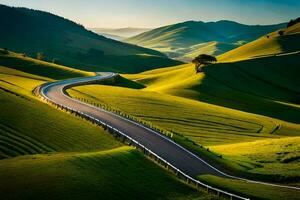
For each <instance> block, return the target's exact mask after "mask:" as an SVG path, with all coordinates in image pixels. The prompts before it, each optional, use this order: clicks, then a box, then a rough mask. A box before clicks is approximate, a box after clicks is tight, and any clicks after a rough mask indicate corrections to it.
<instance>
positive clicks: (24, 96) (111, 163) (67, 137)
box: [0, 53, 210, 199]
mask: <svg viewBox="0 0 300 200" xmlns="http://www.w3.org/2000/svg"><path fill="white" fill-rule="evenodd" d="M2 58H3V57H1V59H0V102H1V112H0V119H1V120H0V126H1V129H0V130H1V131H0V158H1V160H0V195H1V197H2V198H4V199H41V198H44V197H45V195H46V196H47V199H99V198H102V199H119V198H120V196H122V198H123V199H135V198H143V199H157V198H159V197H161V198H163V199H185V198H186V197H187V198H188V199H210V197H209V196H207V195H205V194H202V193H198V192H195V191H194V190H192V189H191V188H189V187H187V186H185V185H184V184H182V183H180V182H178V181H177V180H175V179H174V178H172V177H171V176H170V174H168V173H167V172H164V171H163V170H161V169H160V168H159V167H157V166H155V165H154V164H152V163H151V162H150V161H148V160H147V159H145V158H144V157H143V156H142V155H141V154H140V153H139V152H138V151H137V150H134V149H133V148H129V147H123V145H122V144H120V143H119V142H117V141H116V140H115V139H114V138H113V137H112V136H111V135H110V134H108V133H107V132H105V131H104V130H103V129H101V128H99V127H96V126H94V125H92V124H90V123H88V122H86V121H84V120H82V119H80V118H77V117H75V116H73V115H71V114H68V113H64V112H61V111H58V110H56V109H54V108H53V107H50V106H48V105H46V104H44V103H42V102H41V101H40V100H38V98H37V97H35V96H33V95H32V92H31V91H32V90H33V89H34V88H35V87H36V86H38V85H40V84H41V83H43V82H45V81H49V80H53V79H50V78H48V77H51V78H55V77H56V76H57V77H59V78H67V77H74V76H79V75H88V74H86V72H83V71H76V73H75V74H74V71H72V70H70V69H69V68H65V67H61V66H59V67H58V66H56V65H51V64H48V63H44V62H39V61H36V60H31V59H29V58H22V57H19V55H17V54H13V53H11V54H10V56H8V57H6V58H5V62H3V63H2V60H3V59H2ZM14 63H15V64H14ZM20 63H24V65H23V67H22V68H21V66H22V65H21V64H20ZM4 64H5V65H6V67H4V66H2V65H4ZM36 64H38V65H36ZM31 66H33V67H31ZM14 68H18V69H20V70H22V71H26V72H27V73H26V72H22V71H19V70H16V69H14ZM38 68H39V69H40V70H38ZM41 69H47V71H48V72H49V73H47V74H48V77H44V76H39V75H34V74H40V73H44V72H41V71H42V70H41ZM30 72H31V73H32V74H31V73H30ZM29 186H30V187H29ZM162 188H163V190H162ZM149 194H151V195H149Z"/></svg>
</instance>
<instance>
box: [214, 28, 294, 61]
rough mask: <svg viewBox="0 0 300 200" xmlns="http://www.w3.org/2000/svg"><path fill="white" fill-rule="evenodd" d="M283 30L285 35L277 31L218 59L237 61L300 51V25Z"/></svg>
mask: <svg viewBox="0 0 300 200" xmlns="http://www.w3.org/2000/svg"><path fill="white" fill-rule="evenodd" d="M281 30H282V31H283V35H280V34H279V30H277V31H275V32H272V33H269V34H267V35H265V36H262V37H261V38H259V39H257V40H255V41H253V42H250V43H248V44H246V45H243V46H241V47H239V48H236V49H234V50H232V51H229V52H226V53H224V54H223V55H220V56H219V57H218V59H219V60H221V61H237V60H245V59H250V58H255V57H264V56H270V55H276V54H286V53H292V52H295V51H299V50H300V49H299V44H300V23H297V24H295V25H293V26H290V27H288V28H282V29H281Z"/></svg>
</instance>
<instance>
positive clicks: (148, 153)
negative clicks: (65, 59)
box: [33, 80, 250, 200]
mask: <svg viewBox="0 0 300 200" xmlns="http://www.w3.org/2000/svg"><path fill="white" fill-rule="evenodd" d="M97 81H99V80H97ZM47 84H49V83H46V84H42V85H40V86H38V87H37V88H35V90H34V91H33V92H34V94H35V95H36V96H39V97H40V98H41V99H42V100H44V101H46V102H48V103H50V104H52V105H54V106H57V107H58V108H60V109H65V110H66V111H70V112H71V113H74V112H75V113H77V114H79V115H81V116H82V117H84V118H85V119H86V120H89V121H91V122H93V123H96V124H98V125H101V126H102V127H103V128H107V129H108V130H109V131H110V133H112V134H118V135H116V136H122V137H123V138H122V139H123V142H124V143H126V139H127V140H128V142H129V145H132V146H135V147H136V148H139V149H141V150H142V151H143V153H144V154H145V155H146V156H148V157H149V158H151V159H154V160H155V161H156V162H157V163H158V164H160V165H162V166H164V167H165V168H166V169H167V170H170V171H172V172H173V173H175V174H176V176H177V177H178V178H179V179H182V178H183V179H184V180H185V181H186V183H187V184H191V185H193V186H194V187H196V188H197V189H198V190H199V189H200V187H202V188H204V189H206V191H207V192H209V191H214V192H216V195H217V196H218V197H228V198H229V199H231V200H232V199H241V200H250V199H249V198H245V197H242V196H239V195H236V194H233V193H230V192H226V191H224V190H221V189H218V188H215V187H212V186H210V185H207V184H205V183H202V182H201V181H199V180H196V179H194V178H192V177H190V176H189V175H187V174H185V173H184V172H182V171H181V170H180V169H178V168H176V167H175V166H173V165H172V164H171V163H169V162H168V161H166V160H165V159H163V158H161V157H160V156H159V155H157V154H156V153H154V152H153V151H151V150H150V149H148V148H147V147H145V146H144V145H142V144H140V143H139V142H138V141H136V140H135V139H133V138H131V137H129V136H128V135H126V134H125V133H123V132H122V131H120V130H118V129H116V128H114V127H112V126H111V125H109V124H108V123H105V122H103V121H101V120H99V119H97V118H94V117H92V116H90V115H88V114H86V113H83V112H81V111H78V110H75V109H73V108H71V107H69V106H65V105H61V104H58V103H56V102H54V101H53V100H51V99H50V98H48V97H47V96H46V95H44V93H42V92H41V89H42V87H45V86H46V85H47ZM68 87H70V85H68ZM91 106H92V105H91Z"/></svg>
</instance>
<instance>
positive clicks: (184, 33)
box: [125, 20, 286, 60]
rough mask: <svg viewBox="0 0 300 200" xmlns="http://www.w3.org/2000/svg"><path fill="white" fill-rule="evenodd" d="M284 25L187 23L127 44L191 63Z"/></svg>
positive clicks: (145, 34) (155, 32) (152, 32)
mask: <svg viewBox="0 0 300 200" xmlns="http://www.w3.org/2000/svg"><path fill="white" fill-rule="evenodd" d="M285 25H286V24H285V23H282V24H276V25H266V26H260V25H244V24H239V23H236V22H232V21H225V20H223V21H218V22H207V23H204V22H201V21H199V22H196V21H187V22H183V23H179V24H173V25H169V26H164V27H160V28H157V29H153V30H150V31H148V32H145V33H142V34H139V35H137V36H134V37H131V38H129V39H126V40H125V41H126V42H129V43H132V44H137V45H141V46H144V47H147V48H152V49H156V50H159V51H161V52H165V53H167V54H168V55H169V56H170V57H172V58H180V59H181V60H190V59H191V58H193V57H194V54H195V52H201V53H207V54H211V55H220V54H222V53H224V52H226V51H228V50H231V49H233V48H235V47H237V46H240V45H241V44H244V43H246V42H249V41H252V40H255V39H257V38H258V37H260V36H262V35H265V34H267V33H269V32H272V31H275V30H278V29H280V28H283V27H285Z"/></svg>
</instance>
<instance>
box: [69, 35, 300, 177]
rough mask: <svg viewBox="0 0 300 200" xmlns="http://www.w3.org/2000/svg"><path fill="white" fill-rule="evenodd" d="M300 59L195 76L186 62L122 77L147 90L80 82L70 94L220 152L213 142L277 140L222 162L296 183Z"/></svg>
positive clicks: (274, 59) (213, 69)
mask: <svg viewBox="0 0 300 200" xmlns="http://www.w3.org/2000/svg"><path fill="white" fill-rule="evenodd" d="M295 37H296V36H295ZM291 48H293V47H291ZM290 51H294V49H290ZM298 61H299V55H298V54H290V55H281V56H269V57H265V58H256V59H251V60H244V61H240V62H234V63H219V64H216V65H212V66H209V67H206V68H205V69H204V73H199V74H195V72H194V67H193V65H189V64H187V65H182V66H177V67H173V68H163V69H157V70H152V71H149V72H144V73H142V74H136V75H125V77H127V78H129V79H131V80H134V81H136V82H137V83H139V84H140V85H144V87H145V88H143V89H139V90H137V89H136V88H124V87H128V85H127V86H125V85H124V87H123V88H121V87H119V88H118V87H111V86H83V87H78V88H76V90H77V91H70V92H71V93H72V94H73V95H74V96H81V97H84V98H87V99H90V101H94V102H95V101H98V102H101V103H102V104H108V105H110V106H112V107H115V108H118V109H120V110H123V111H124V112H127V113H130V114H132V115H135V116H137V117H140V118H142V119H144V120H147V121H150V122H152V123H153V124H155V125H157V126H160V127H163V128H165V129H168V130H172V131H174V132H176V133H180V134H183V135H184V136H185V137H187V138H189V139H191V140H193V141H194V142H196V143H198V144H202V145H205V146H209V147H210V148H212V149H214V150H215V152H217V153H218V154H222V150H220V149H223V148H221V147H224V146H221V147H219V148H218V146H219V145H224V144H227V145H233V147H234V146H235V145H243V146H248V147H249V148H251V147H252V146H253V143H251V142H253V141H256V140H258V141H260V140H262V142H261V143H258V144H265V142H268V139H269V138H270V139H277V140H270V142H272V144H273V143H274V145H271V147H278V146H279V147H280V148H275V150H274V151H268V152H267V151H266V152H264V153H262V154H263V155H260V152H258V151H256V152H253V154H251V155H250V156H248V158H245V159H241V157H240V156H241V155H239V156H238V155H236V154H235V155H230V152H227V153H226V154H225V153H224V158H225V159H223V161H221V162H224V160H225V164H226V165H230V166H231V167H235V169H237V170H241V171H244V172H247V173H250V174H252V175H256V174H257V173H258V174H261V177H264V178H266V179H272V180H273V181H274V180H276V181H282V180H284V181H291V182H297V181H298V179H299V176H300V174H299V164H298V163H299V157H298V156H299V155H298V153H297V151H295V150H293V149H292V150H291V149H289V145H290V140H292V139H295V140H296V139H298V138H299V135H300V126H299V118H300V116H299V115H300V114H299V113H300V112H299V109H300V108H299V102H297V99H298V94H299V88H298V87H297V85H299V79H298V78H297V76H296V74H299V68H298V67H297V64H296V63H298ZM283 66H284V67H283ZM266 74H268V76H266ZM282 74H284V75H285V76H282ZM118 85H120V84H118ZM78 91H81V93H78ZM199 100H200V101H199ZM203 102H206V103H203ZM216 105H219V106H216ZM220 106H222V107H220ZM226 107H227V108H226ZM137 108H142V109H137ZM229 108H230V109H229ZM262 108H263V109H262ZM237 110H241V111H243V112H241V111H237ZM282 112H284V114H282ZM251 113H253V114H251ZM254 113H255V114H254ZM286 137H292V139H288V138H286ZM293 137H294V138H293ZM245 142H249V143H245ZM255 144H256V143H255ZM292 146H293V148H294V149H297V148H298V146H297V145H292ZM225 147H228V146H225ZM192 148H193V147H192ZM283 152H288V153H286V156H287V157H292V159H291V160H290V161H289V162H286V161H285V159H284V158H282V159H277V158H279V157H280V155H281V154H282V153H283ZM274 153H277V154H278V157H277V156H274ZM277 154H276V155H277ZM246 157H247V156H246ZM249 157H251V159H249ZM268 157H269V158H270V159H271V158H272V159H271V161H270V162H268V163H267V162H263V161H262V160H263V159H264V158H268ZM273 158H274V159H273ZM226 162H227V163H226ZM285 162H286V163H285ZM283 163H285V164H283ZM270 168H272V169H273V170H272V171H270V170H269V169H270ZM289 169H293V170H289ZM262 175H263V176H262ZM279 177H281V178H280V179H279Z"/></svg>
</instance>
